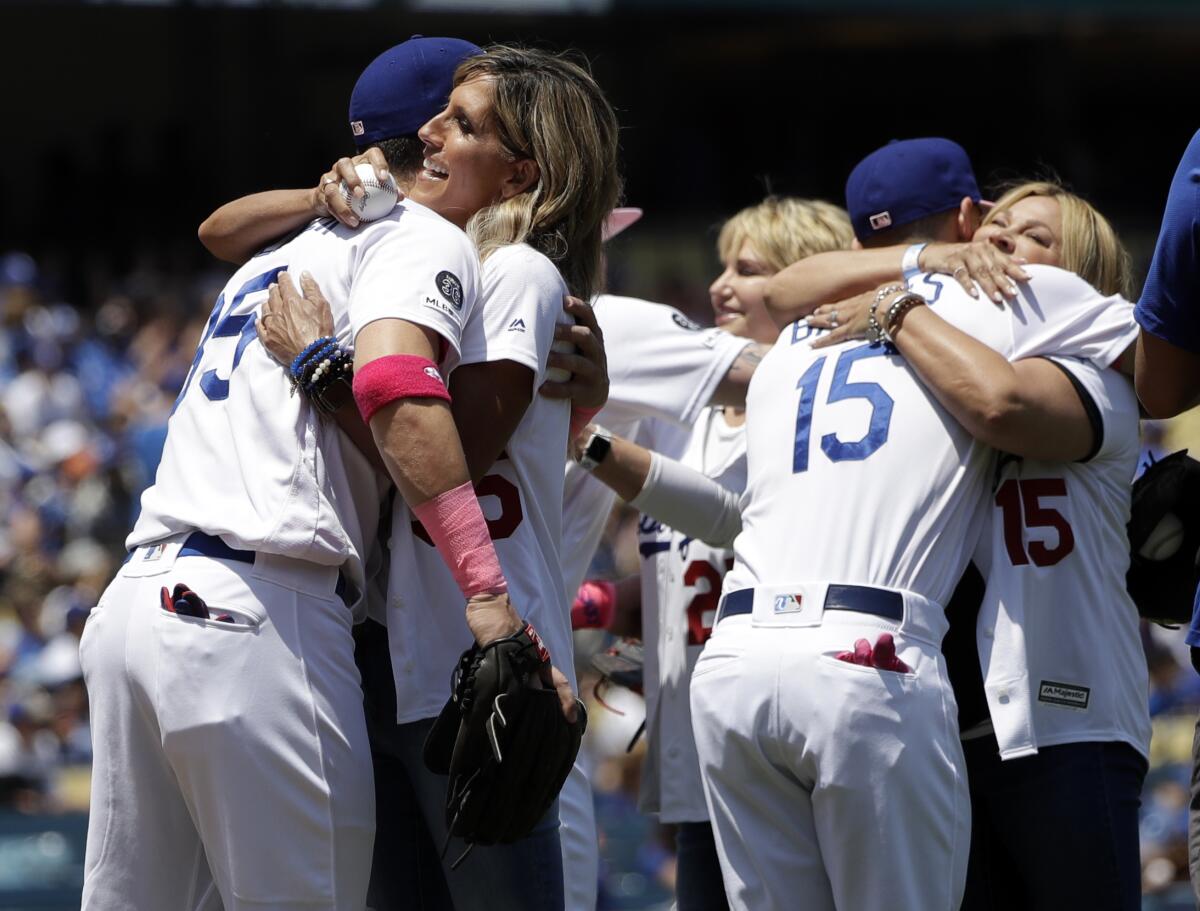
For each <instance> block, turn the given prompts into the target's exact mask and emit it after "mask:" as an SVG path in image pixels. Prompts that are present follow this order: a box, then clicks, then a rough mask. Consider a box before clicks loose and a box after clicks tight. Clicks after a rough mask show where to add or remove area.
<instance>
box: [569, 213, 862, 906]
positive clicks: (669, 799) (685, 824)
mask: <svg viewBox="0 0 1200 911" xmlns="http://www.w3.org/2000/svg"><path fill="white" fill-rule="evenodd" d="M852 240H853V232H852V230H851V228H850V220H849V218H848V217H847V216H846V213H845V212H844V211H843V210H842V209H839V208H838V207H837V206H833V205H830V204H829V203H826V202H820V201H815V200H803V199H791V198H786V197H775V196H772V197H768V198H767V199H765V200H764V201H763V202H761V203H759V204H758V205H755V206H750V207H749V208H746V209H743V210H742V211H741V212H738V213H737V214H736V215H734V216H733V217H732V218H730V219H729V220H728V221H727V222H725V224H724V226H723V227H722V228H721V233H720V236H719V238H718V240H717V251H718V253H719V255H720V259H721V263H722V265H723V266H724V268H723V269H722V271H721V274H720V275H718V276H717V278H716V279H715V280H714V281H713V283H712V285H711V287H710V288H709V294H710V297H711V302H712V309H713V317H714V320H715V322H716V324H717V326H718V327H719V328H721V329H723V330H725V331H726V332H729V333H731V334H732V335H736V336H740V337H743V338H749V339H752V340H754V341H756V342H759V343H760V344H763V345H768V346H769V345H771V344H773V343H774V341H775V339H776V338H777V337H778V335H779V333H778V330H777V329H776V328H775V325H774V323H772V321H771V318H770V315H769V314H768V313H767V311H766V308H765V307H764V305H763V301H762V289H763V286H764V285H765V284H766V282H767V280H768V279H769V278H770V276H771V275H773V274H774V273H776V272H778V271H779V270H780V269H782V268H784V267H785V266H787V265H788V264H789V263H793V262H796V261H797V260H800V259H803V258H804V257H806V256H811V255H812V254H814V253H820V252H823V251H826V250H845V249H848V248H849V246H850V243H851V241H852ZM744 426H745V409H744V408H722V407H709V408H705V409H704V411H702V412H701V414H700V417H699V419H698V420H697V421H696V424H695V428H694V430H693V432H692V434H691V438H690V440H689V441H688V443H687V446H686V450H685V451H684V454H683V456H682V459H681V463H682V464H683V465H684V466H687V467H689V468H692V469H694V470H696V471H698V472H701V473H702V474H703V475H705V476H706V477H708V478H711V479H713V480H714V481H715V482H716V483H718V484H721V485H723V486H725V487H727V488H729V489H731V490H733V491H736V492H740V489H741V483H742V480H743V479H744V473H743V472H742V471H741V468H742V464H741V463H742V459H743V457H744V455H745V434H744ZM602 432H603V431H602V430H601V429H600V428H596V427H592V428H590V430H589V432H588V433H587V434H585V435H583V437H582V438H581V439H582V440H584V441H585V442H586V440H587V439H589V438H590V437H591V435H593V434H596V433H602ZM661 432H668V433H673V432H674V431H673V429H669V428H666V427H665V425H661V424H658V423H657V422H656V423H655V424H654V425H653V426H652V428H651V430H650V431H649V433H647V434H644V435H643V436H644V439H645V442H646V443H647V445H648V446H649V448H643V447H642V446H639V445H638V444H636V443H633V442H630V441H628V440H623V439H621V438H619V437H614V438H612V440H611V447H612V448H611V452H610V453H609V455H608V456H607V457H606V458H604V459H602V460H601V461H600V462H599V463H598V464H595V465H593V466H592V469H591V470H592V472H593V474H594V475H595V477H596V478H597V479H599V480H601V481H603V482H604V483H606V484H608V485H609V486H611V487H613V489H614V490H616V491H617V492H618V493H619V494H621V495H623V496H624V497H626V498H627V499H629V500H631V501H632V502H633V505H635V506H639V507H640V506H641V500H640V498H639V497H640V493H641V491H642V490H643V489H644V487H645V484H646V478H647V474H648V473H651V464H652V459H657V458H659V457H658V456H656V455H653V454H652V452H651V450H652V449H653V448H654V446H655V443H656V442H657V438H656V433H661ZM651 483H653V482H651ZM646 511H647V512H649V510H646ZM639 551H640V553H641V555H642V559H643V565H642V571H641V585H640V601H639V602H638V603H636V604H634V603H625V604H620V605H618V609H619V610H620V612H621V614H622V615H624V614H628V613H629V612H631V611H635V610H637V611H640V613H641V629H640V630H639V631H637V632H635V634H638V633H640V635H641V637H642V640H643V643H644V646H645V652H646V672H645V697H646V732H647V753H646V760H645V767H644V769H643V773H642V791H641V795H640V800H639V807H640V809H641V810H642V811H643V812H647V813H654V814H656V815H657V816H658V818H659V819H660V820H661V821H662V822H664V823H670V824H673V825H676V826H677V827H678V828H677V835H676V844H677V849H678V853H677V867H676V878H675V889H676V904H677V907H678V908H679V911H702V909H723V908H727V907H728V905H727V903H726V900H725V890H724V886H723V884H722V882H721V875H720V865H719V863H718V860H717V853H716V846H715V844H714V842H713V835H712V827H711V825H710V824H709V822H708V808H707V807H706V806H705V801H704V788H703V783H702V781H701V779H700V766H699V763H698V760H697V758H696V747H695V742H694V739H693V737H692V722H691V711H690V709H689V707H688V682H689V680H690V678H691V672H692V668H693V667H694V666H695V663H696V660H697V658H698V657H699V655H700V651H701V649H702V648H703V646H704V643H705V641H707V639H708V636H709V633H710V632H711V629H712V623H713V619H714V614H715V611H716V605H717V598H718V597H719V595H720V591H721V579H722V577H723V576H724V574H725V571H726V569H727V567H728V564H729V562H730V561H731V560H732V556H733V555H732V551H730V550H729V549H728V548H726V547H713V546H710V545H708V544H705V543H704V542H703V541H701V540H698V539H693V538H691V537H690V536H688V535H686V534H684V533H682V532H679V531H676V530H674V529H672V528H669V527H667V526H666V525H664V524H663V523H662V522H660V521H658V520H657V519H656V518H655V517H654V516H653V515H649V514H648V515H643V516H642V518H641V521H640V523H639ZM592 584H595V583H592ZM613 591H625V592H628V593H629V594H631V595H632V594H633V591H632V590H631V588H630V587H629V586H624V585H622V586H620V587H619V588H616V589H613ZM623 622H627V621H623ZM631 631H632V630H631Z"/></svg>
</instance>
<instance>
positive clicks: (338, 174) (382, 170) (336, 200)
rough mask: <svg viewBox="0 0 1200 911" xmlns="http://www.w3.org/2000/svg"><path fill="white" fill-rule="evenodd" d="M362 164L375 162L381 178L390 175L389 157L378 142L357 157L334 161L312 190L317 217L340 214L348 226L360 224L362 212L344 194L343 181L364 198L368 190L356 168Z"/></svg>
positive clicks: (337, 215) (338, 218)
mask: <svg viewBox="0 0 1200 911" xmlns="http://www.w3.org/2000/svg"><path fill="white" fill-rule="evenodd" d="M360 164H369V165H371V167H373V168H374V169H375V173H376V174H378V175H379V179H380V180H381V181H383V180H386V179H387V175H388V163H387V159H386V158H385V157H384V155H383V152H382V151H380V149H379V147H378V146H372V147H371V148H369V149H367V150H366V151H365V152H363V153H362V154H361V155H355V156H354V157H353V158H339V159H338V160H337V161H335V162H334V163H333V167H331V168H330V169H329V170H328V171H326V172H325V173H324V174H322V175H321V179H320V180H319V181H317V185H316V186H315V187H313V188H312V190H311V191H310V192H311V194H312V197H311V198H312V209H313V214H315V215H316V216H317V218H336V219H337V220H338V221H339V222H341V223H342V224H344V225H345V226H346V227H348V228H357V227H358V225H359V219H358V216H357V215H355V214H354V210H353V209H351V208H350V203H349V202H348V201H347V200H346V198H345V197H344V196H342V183H343V182H344V183H345V184H346V189H347V190H349V191H350V193H351V195H353V196H354V197H355V198H357V199H361V198H362V197H363V196H365V195H366V192H367V191H366V189H365V188H364V187H363V185H362V179H361V178H360V177H359V176H358V172H357V171H356V170H355V167H356V166H357V165H360ZM400 198H401V199H403V198H404V194H403V193H400Z"/></svg>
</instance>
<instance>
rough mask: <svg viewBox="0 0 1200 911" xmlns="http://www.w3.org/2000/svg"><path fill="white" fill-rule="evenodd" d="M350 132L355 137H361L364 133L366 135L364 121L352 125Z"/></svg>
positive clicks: (357, 121)
mask: <svg viewBox="0 0 1200 911" xmlns="http://www.w3.org/2000/svg"><path fill="white" fill-rule="evenodd" d="M350 132H351V133H353V134H354V135H355V136H361V135H362V134H363V133H365V132H366V130H364V129H363V125H362V121H361V120H356V121H354V122H353V123H352V124H350Z"/></svg>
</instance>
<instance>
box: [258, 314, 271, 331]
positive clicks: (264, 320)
mask: <svg viewBox="0 0 1200 911" xmlns="http://www.w3.org/2000/svg"><path fill="white" fill-rule="evenodd" d="M274 315H275V314H274V313H262V314H259V317H258V321H259V322H260V323H262V327H263V328H264V329H266V328H267V320H269V319H270V318H271V317H272V316H274Z"/></svg>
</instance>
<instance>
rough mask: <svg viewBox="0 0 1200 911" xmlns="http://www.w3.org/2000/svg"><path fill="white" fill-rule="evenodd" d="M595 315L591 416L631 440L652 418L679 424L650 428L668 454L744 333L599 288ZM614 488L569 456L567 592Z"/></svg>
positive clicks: (587, 557) (743, 342)
mask: <svg viewBox="0 0 1200 911" xmlns="http://www.w3.org/2000/svg"><path fill="white" fill-rule="evenodd" d="M595 309H596V320H597V322H598V323H599V324H600V329H601V331H602V332H603V333H604V347H605V350H606V352H607V355H608V376H609V387H608V390H609V391H608V403H607V404H606V405H605V406H604V408H603V410H601V411H600V413H599V414H598V415H596V418H595V422H596V423H597V424H600V425H602V426H604V427H607V428H608V429H609V430H611V431H612V432H613V433H614V434H616V435H617V436H621V437H624V438H626V439H630V440H638V441H639V442H640V439H639V436H638V428H639V426H640V425H641V423H642V421H644V420H645V419H648V418H658V419H660V420H662V421H664V422H666V423H668V424H670V425H673V426H675V427H677V428H679V429H680V431H679V433H677V434H675V435H674V436H673V438H671V439H668V438H667V436H666V435H664V434H663V433H662V432H661V431H657V432H656V435H655V440H656V442H657V443H658V446H657V447H656V450H657V451H658V452H660V453H662V454H663V455H665V456H668V457H671V458H676V457H678V456H679V454H680V453H681V452H683V448H684V446H686V445H687V439H688V434H689V433H690V431H691V425H692V424H693V423H695V421H696V417H697V416H698V415H699V414H700V409H702V408H703V407H704V406H705V405H707V404H708V402H709V400H710V399H711V398H712V396H713V393H714V392H715V391H716V388H717V384H718V383H720V381H721V380H722V379H723V378H724V376H725V374H726V373H727V372H728V370H729V367H730V365H731V364H732V363H733V361H734V359H735V358H736V357H737V356H738V355H739V354H740V353H741V352H742V350H743V349H744V348H745V347H746V346H747V345H748V344H750V342H749V340H747V339H744V338H738V337H737V336H733V335H730V334H729V333H728V332H722V331H721V330H719V329H701V328H700V327H699V326H698V325H696V324H695V323H694V322H692V321H691V320H689V319H688V318H687V317H686V316H684V315H683V314H682V313H680V312H679V311H678V310H676V309H674V308H673V307H667V306H664V305H662V304H652V303H650V302H649V301H644V300H638V299H637V298H633V297H616V296H614V295H611V294H602V295H600V296H599V297H597V298H596V300H595ZM615 499H616V494H615V493H613V491H612V489H611V488H609V487H607V486H605V485H604V484H601V483H600V482H599V481H597V480H596V479H595V478H593V477H591V476H590V475H589V474H588V473H587V472H586V471H584V470H583V469H582V468H580V467H579V466H578V465H576V464H575V463H574V462H572V461H568V463H567V467H566V489H565V493H564V514H563V547H562V553H563V581H564V585H565V587H566V590H567V591H568V592H570V593H571V594H572V596H573V595H574V593H575V591H576V590H577V589H578V588H579V585H580V583H581V582H583V579H584V576H585V575H586V574H587V570H588V565H589V564H590V563H591V561H592V556H593V555H594V554H595V552H596V546H597V545H598V544H599V543H600V537H601V535H602V534H603V533H604V526H605V523H607V521H608V515H609V513H610V512H611V511H612V506H613V503H614V501H615Z"/></svg>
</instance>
